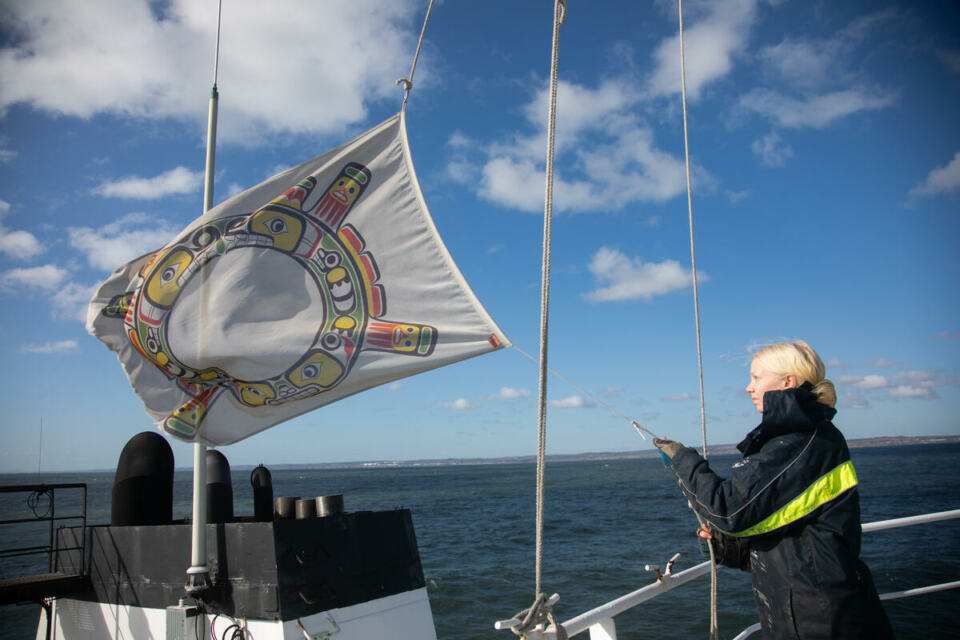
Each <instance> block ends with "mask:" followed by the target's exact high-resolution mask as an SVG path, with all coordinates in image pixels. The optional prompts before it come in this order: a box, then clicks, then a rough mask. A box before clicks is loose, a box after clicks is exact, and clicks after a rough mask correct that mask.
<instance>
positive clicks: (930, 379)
mask: <svg viewBox="0 0 960 640" xmlns="http://www.w3.org/2000/svg"><path fill="white" fill-rule="evenodd" d="M936 377H937V376H936V375H935V374H933V373H932V372H930V371H918V370H916V369H908V370H906V371H900V372H898V373H896V374H894V376H893V378H894V380H898V381H900V380H903V381H906V382H907V383H909V384H912V385H917V386H921V387H932V386H939V385H938V384H937V382H936Z"/></svg>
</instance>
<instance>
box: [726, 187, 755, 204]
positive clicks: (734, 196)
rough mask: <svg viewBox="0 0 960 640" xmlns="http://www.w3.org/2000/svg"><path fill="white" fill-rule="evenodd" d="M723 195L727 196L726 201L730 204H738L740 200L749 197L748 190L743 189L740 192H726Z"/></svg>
mask: <svg viewBox="0 0 960 640" xmlns="http://www.w3.org/2000/svg"><path fill="white" fill-rule="evenodd" d="M725 195H726V196H727V200H729V201H730V204H737V203H738V202H740V201H741V200H744V199H745V198H747V197H748V196H749V195H750V190H749V189H744V190H742V191H732V190H728V191H727V192H726V193H725Z"/></svg>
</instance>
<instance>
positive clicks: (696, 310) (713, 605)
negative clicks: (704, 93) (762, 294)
mask: <svg viewBox="0 0 960 640" xmlns="http://www.w3.org/2000/svg"><path fill="white" fill-rule="evenodd" d="M677 12H678V13H679V22H680V95H681V100H682V102H683V152H684V158H685V161H686V162H685V164H686V171H687V214H688V217H689V221H690V270H691V274H692V276H693V315H694V321H695V324H696V330H697V372H698V376H699V381H700V427H701V432H702V434H703V459H704V460H706V459H707V413H706V409H705V404H704V399H703V349H702V347H701V341H700V302H699V299H698V296H697V254H696V245H695V244H694V241H693V194H692V189H691V186H690V139H689V135H688V133H687V66H686V58H685V56H684V46H683V0H677ZM691 508H692V506H691ZM693 513H694V515H695V516H697V522H699V523H700V527H701V528H705V529H706V527H705V525H704V522H703V519H702V518H701V517H700V514H699V513H697V512H696V511H695V510H694V512H693ZM707 530H709V529H707ZM698 535H699V534H698ZM707 548H708V549H710V638H711V639H716V638H719V637H720V629H719V623H718V619H717V559H716V557H715V555H714V551H713V544H712V543H711V541H710V540H708V541H707Z"/></svg>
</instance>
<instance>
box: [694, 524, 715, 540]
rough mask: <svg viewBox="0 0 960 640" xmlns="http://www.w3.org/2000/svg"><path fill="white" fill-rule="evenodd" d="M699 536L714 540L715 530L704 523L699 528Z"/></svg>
mask: <svg viewBox="0 0 960 640" xmlns="http://www.w3.org/2000/svg"><path fill="white" fill-rule="evenodd" d="M697 536H699V537H701V538H703V539H704V540H713V531H712V530H711V529H710V527H708V526H706V525H704V526H702V527H700V528H699V529H697Z"/></svg>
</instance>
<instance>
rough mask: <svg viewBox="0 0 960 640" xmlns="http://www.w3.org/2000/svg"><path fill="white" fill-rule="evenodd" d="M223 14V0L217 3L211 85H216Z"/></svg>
mask: <svg viewBox="0 0 960 640" xmlns="http://www.w3.org/2000/svg"><path fill="white" fill-rule="evenodd" d="M222 16H223V0H220V2H219V3H217V49H216V52H215V53H214V57H213V86H214V88H216V86H217V76H218V74H219V72H220V20H221V18H222Z"/></svg>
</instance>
